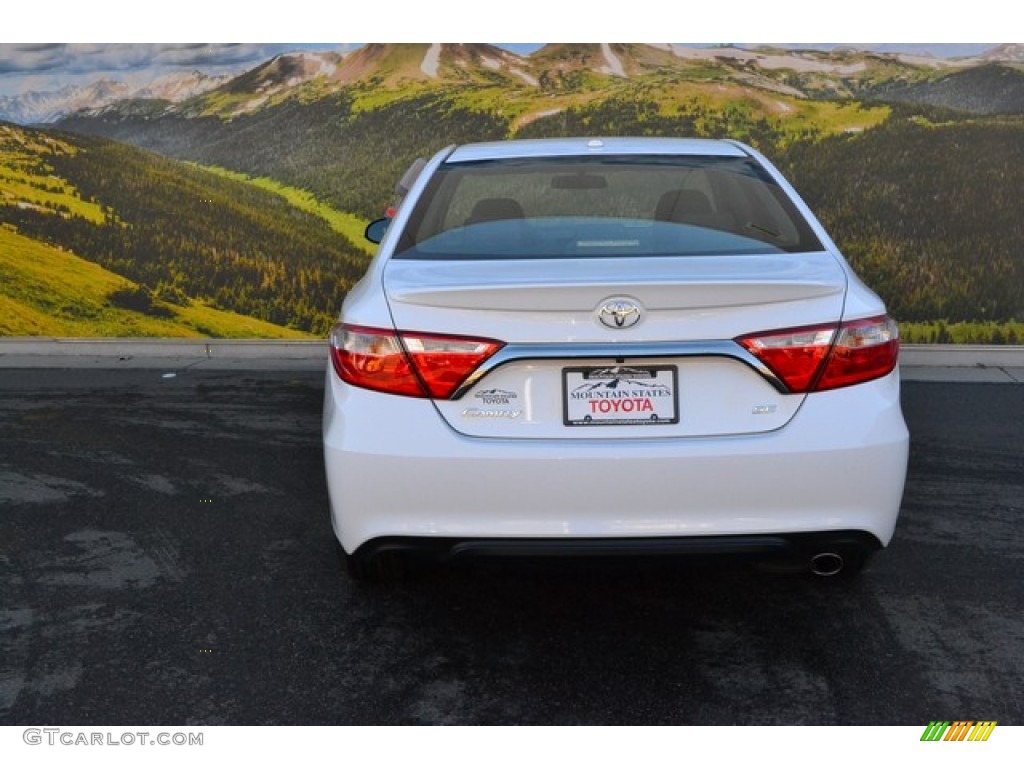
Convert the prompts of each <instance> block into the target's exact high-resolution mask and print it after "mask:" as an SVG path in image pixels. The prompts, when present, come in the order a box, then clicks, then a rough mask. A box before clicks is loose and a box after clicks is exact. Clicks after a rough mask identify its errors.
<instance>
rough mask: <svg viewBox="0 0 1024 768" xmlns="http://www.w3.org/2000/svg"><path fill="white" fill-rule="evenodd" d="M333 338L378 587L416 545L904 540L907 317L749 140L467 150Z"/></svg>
mask: <svg viewBox="0 0 1024 768" xmlns="http://www.w3.org/2000/svg"><path fill="white" fill-rule="evenodd" d="M411 171H412V172H411V173H408V174H406V177H405V178H404V179H403V185H404V186H403V187H402V189H401V190H400V191H401V200H400V202H399V203H397V204H396V206H395V207H394V208H392V209H390V210H389V213H391V214H393V215H392V216H390V217H388V218H386V219H381V220H379V221H377V222H374V223H373V224H371V225H370V226H369V227H368V229H367V237H368V238H370V239H371V240H373V241H375V242H379V246H378V249H377V253H376V256H375V258H374V259H373V261H372V263H371V264H370V266H369V268H368V271H367V273H366V275H365V277H364V278H363V279H362V280H361V281H360V282H359V283H358V284H357V285H356V286H355V287H354V288H353V290H352V291H351V292H350V293H349V295H348V296H347V298H346V300H345V302H344V304H343V306H342V310H341V316H340V318H339V320H338V322H337V324H336V325H335V326H334V327H333V329H332V330H331V332H330V339H329V352H330V360H329V363H328V366H327V384H326V392H325V402H324V414H323V444H324V457H325V463H326V473H327V482H328V489H329V495H330V505H331V521H332V524H333V528H334V532H335V534H336V536H337V539H338V542H339V552H340V555H341V557H342V559H343V561H344V562H345V563H346V564H347V567H348V569H349V572H350V573H351V574H352V575H353V576H354V577H357V578H359V577H375V576H379V575H381V574H384V573H388V572H390V571H392V570H393V569H395V568H397V567H398V566H400V565H401V564H402V563H403V562H405V561H407V559H408V558H410V557H412V556H414V555H416V556H426V557H429V558H432V559H433V560H435V561H439V562H445V561H449V560H458V559H461V558H469V557H484V556H504V557H513V556H517V555H531V556H536V555H540V556H557V557H563V556H564V557H572V556H581V555H583V556H623V557H642V556H651V557H653V556H672V557H676V556H680V557H686V556H690V555H699V554H708V553H712V554H724V555H746V556H752V557H754V558H758V559H761V560H764V561H777V562H779V563H782V564H787V566H791V567H792V568H794V569H798V570H802V571H806V572H810V573H815V574H819V575H824V576H832V575H838V574H845V575H850V574H853V573H855V572H857V570H858V569H859V568H860V567H861V565H862V564H863V563H864V562H865V559H866V557H867V556H868V555H869V554H871V553H872V552H874V551H875V550H878V549H880V548H883V547H885V546H886V545H887V544H888V543H889V541H890V539H891V538H892V535H893V531H894V528H895V525H896V520H897V516H898V513H899V508H900V502H901V498H902V494H903V486H904V479H905V475H906V466H907V452H908V433H907V429H906V426H905V423H904V420H903V416H902V413H901V410H900V397H899V373H898V352H899V339H898V331H897V326H896V324H895V322H894V321H893V320H892V319H891V318H890V317H889V316H888V315H887V314H886V309H885V307H884V305H883V303H882V301H881V300H880V299H879V297H878V296H876V295H875V294H874V293H873V292H872V291H871V290H870V289H869V288H868V287H866V286H865V285H864V284H863V283H862V282H861V280H859V279H858V277H857V276H856V275H855V274H854V273H853V271H852V270H851V268H850V266H849V265H848V264H847V262H846V261H845V260H844V258H843V256H842V255H841V254H840V252H839V250H838V248H837V247H836V245H835V244H834V243H833V242H832V240H831V239H830V238H829V236H828V234H826V232H825V231H824V229H823V228H822V226H821V224H820V223H819V222H818V221H817V220H816V218H815V217H814V215H813V214H812V212H811V211H810V210H809V208H808V207H807V205H806V204H805V203H804V202H803V201H802V200H801V199H800V198H799V196H798V195H797V193H796V192H795V191H794V190H793V188H792V187H791V186H790V185H789V184H788V183H787V181H786V180H785V179H784V178H783V177H782V175H781V174H780V173H779V171H778V170H777V169H776V168H774V167H773V166H772V164H771V163H770V162H769V161H768V160H767V159H765V158H764V157H763V156H761V155H760V154H759V153H758V152H756V151H755V150H753V149H752V148H750V147H748V146H745V145H743V144H741V143H738V142H735V141H728V140H721V141H718V140H696V139H650V138H643V139H640V138H580V139H549V140H520V141H505V142H494V143H482V144H470V145H464V146H457V147H448V148H446V149H444V150H442V151H440V152H438V153H437V154H436V155H435V156H434V157H433V158H432V159H430V160H429V161H428V162H426V163H423V162H419V163H418V164H416V165H415V167H414V169H411Z"/></svg>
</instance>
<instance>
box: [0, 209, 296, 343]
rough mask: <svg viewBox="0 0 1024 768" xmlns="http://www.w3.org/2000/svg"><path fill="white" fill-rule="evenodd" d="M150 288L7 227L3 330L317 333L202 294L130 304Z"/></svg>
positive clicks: (0, 283)
mask: <svg viewBox="0 0 1024 768" xmlns="http://www.w3.org/2000/svg"><path fill="white" fill-rule="evenodd" d="M144 295H145V293H144V291H142V289H141V287H140V286H139V285H138V284H137V283H133V282H131V281H130V280H126V279H125V278H123V277H119V276H118V275H115V274H113V273H112V272H108V271H107V270H105V269H103V267H100V266H99V265H97V264H93V263H91V262H88V261H86V260H85V259H81V258H79V257H78V256H75V255H73V254H71V253H68V252H66V251H62V250H59V249H57V248H55V247H52V246H48V245H45V244H43V243H40V242H38V241H36V240H31V239H29V238H27V237H25V236H23V235H19V234H17V233H16V232H13V231H11V229H9V228H8V227H7V226H0V336H76V337H91V336H98V337H104V336H154V337H185V336H197V337H201V336H213V337H221V338H265V339H298V338H309V334H306V333H303V332H301V331H293V330H290V329H288V328H281V327H280V326H276V325H272V324H271V323H266V322H262V321H260V320H256V319H254V318H251V317H245V316H243V315H238V314H235V313H233V312H226V311H224V310H219V309H214V308H212V307H209V306H203V305H202V304H200V303H198V302H195V301H188V302H187V303H186V305H184V306H180V305H177V304H170V303H167V302H161V301H152V300H151V301H150V302H149V303H148V304H146V305H145V308H144V309H143V308H142V305H140V308H139V309H130V308H128V307H127V306H124V305H130V304H131V303H132V300H133V297H140V296H144Z"/></svg>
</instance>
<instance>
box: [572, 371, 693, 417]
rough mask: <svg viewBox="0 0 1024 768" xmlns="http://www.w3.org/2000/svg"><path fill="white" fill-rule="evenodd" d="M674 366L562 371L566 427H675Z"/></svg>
mask: <svg viewBox="0 0 1024 768" xmlns="http://www.w3.org/2000/svg"><path fill="white" fill-rule="evenodd" d="M678 379H679V374H678V370H677V369H676V366H674V365H642V366H632V365H608V366H602V367H590V368H563V369H562V395H563V402H564V408H563V414H564V422H565V424H566V426H570V427H596V426H608V425H622V424H646V425H656V424H678V423H679V407H678V397H677V394H676V390H677V385H678Z"/></svg>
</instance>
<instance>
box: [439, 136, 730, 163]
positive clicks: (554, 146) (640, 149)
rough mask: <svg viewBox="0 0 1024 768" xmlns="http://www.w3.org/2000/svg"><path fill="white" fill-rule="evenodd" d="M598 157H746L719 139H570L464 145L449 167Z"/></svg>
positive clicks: (455, 154) (448, 161) (452, 154)
mask: <svg viewBox="0 0 1024 768" xmlns="http://www.w3.org/2000/svg"><path fill="white" fill-rule="evenodd" d="M595 155H715V156H719V157H745V156H746V155H747V153H746V152H745V151H744V150H743V148H742V147H740V146H739V145H737V144H735V143H733V142H731V141H723V140H719V139H672V138H639V137H635V138H630V137H578V138H567V139H517V140H511V141H491V142H482V143H479V144H464V145H462V146H459V147H456V148H455V149H454V150H453V151H452V153H451V154H450V155H448V157H447V158H445V162H446V163H467V162H474V161H478V160H504V159H509V158H531V157H537V158H543V157H573V156H595Z"/></svg>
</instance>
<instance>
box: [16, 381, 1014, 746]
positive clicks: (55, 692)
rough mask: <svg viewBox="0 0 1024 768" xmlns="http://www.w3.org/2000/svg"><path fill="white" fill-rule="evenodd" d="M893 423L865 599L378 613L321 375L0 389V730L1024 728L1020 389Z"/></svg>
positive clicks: (610, 576) (386, 609)
mask: <svg viewBox="0 0 1024 768" xmlns="http://www.w3.org/2000/svg"><path fill="white" fill-rule="evenodd" d="M171 373H173V374H174V375H173V376H172V375H170V374H171ZM903 394H904V408H905V413H906V416H907V420H908V423H909V425H910V428H911V434H912V450H911V465H910V475H909V479H908V484H907V490H906V494H905V499H904V506H903V511H902V516H901V519H900V523H899V525H898V527H897V531H896V537H895V539H894V541H893V543H892V545H891V546H890V548H889V549H888V550H886V551H884V552H882V553H880V554H879V555H878V556H877V557H876V558H875V559H874V560H873V561H872V563H871V564H870V565H869V566H868V568H867V569H866V570H865V572H864V573H863V574H862V575H861V577H860V578H859V580H857V581H854V582H852V583H838V582H833V581H829V580H823V579H817V580H811V579H803V578H793V577H783V576H777V575H772V574H765V573H762V572H758V571H752V570H749V569H747V568H744V567H740V566H738V565H736V566H734V565H731V564H723V563H714V564H703V565H700V566H693V565H691V566H687V565H672V566H664V565H659V566H650V567H633V566H631V565H618V566H615V567H608V566H606V565H605V564H592V565H581V564H574V565H572V566H540V565H532V564H499V565H488V566H473V567H462V568H451V569H440V570H435V571H429V572H426V573H421V574H418V575H417V576H416V578H414V579H412V580H410V581H406V582H403V583H400V584H397V585H391V586H374V587H360V586H357V585H354V584H353V583H351V582H350V581H349V580H348V579H347V577H346V576H345V575H343V574H342V573H341V571H340V570H339V568H338V565H337V561H336V558H335V553H334V543H333V539H332V534H331V529H330V524H329V520H328V514H327V495H326V488H325V485H324V478H323V467H322V455H321V449H320V425H319V421H320V408H321V403H322V396H323V373H322V371H319V370H292V371H274V370H259V371H255V370H252V371H247V370H203V369H201V368H184V369H179V370H167V371H165V370H161V369H160V368H158V367H154V368H148V369H126V370H99V369H80V370H61V369H58V368H53V369H45V370H44V369H24V370H22V369H5V370H2V371H0V425H2V439H0V724H5V725H13V724H38V723H59V724H66V725H87V724H108V725H132V724H150V723H152V724H156V723H159V724H163V725H171V724H180V725H187V724H193V725H200V724H207V725H214V724H231V725H245V724H270V723H273V724H414V723H419V724H478V723H488V724H520V723H521V724H583V723H585V724H634V725H636V724H701V725H710V724H740V725H748V724H768V725H773V724H821V725H832V724H876V725H920V726H922V727H924V725H926V724H927V723H928V722H929V721H930V720H935V719H950V720H953V719H973V720H982V719H985V720H997V721H998V722H999V723H1000V724H1001V725H1002V724H1022V722H1024V696H1022V693H1021V691H1022V690H1024V685H1022V684H1024V590H1022V589H1021V585H1022V580H1021V575H1020V574H1021V566H1022V563H1024V547H1022V535H1021V520H1022V516H1024V430H1022V429H1021V426H1020V425H1021V424H1024V389H1022V388H1021V387H1020V386H1018V385H1013V384H999V383H950V382H930V381H911V382H906V383H905V385H904V393H903ZM850 471H851V472H857V471H858V468H857V467H850ZM400 481H401V479H400V478H396V482H400ZM863 481H864V482H865V483H870V482H871V478H870V477H864V478H863Z"/></svg>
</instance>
